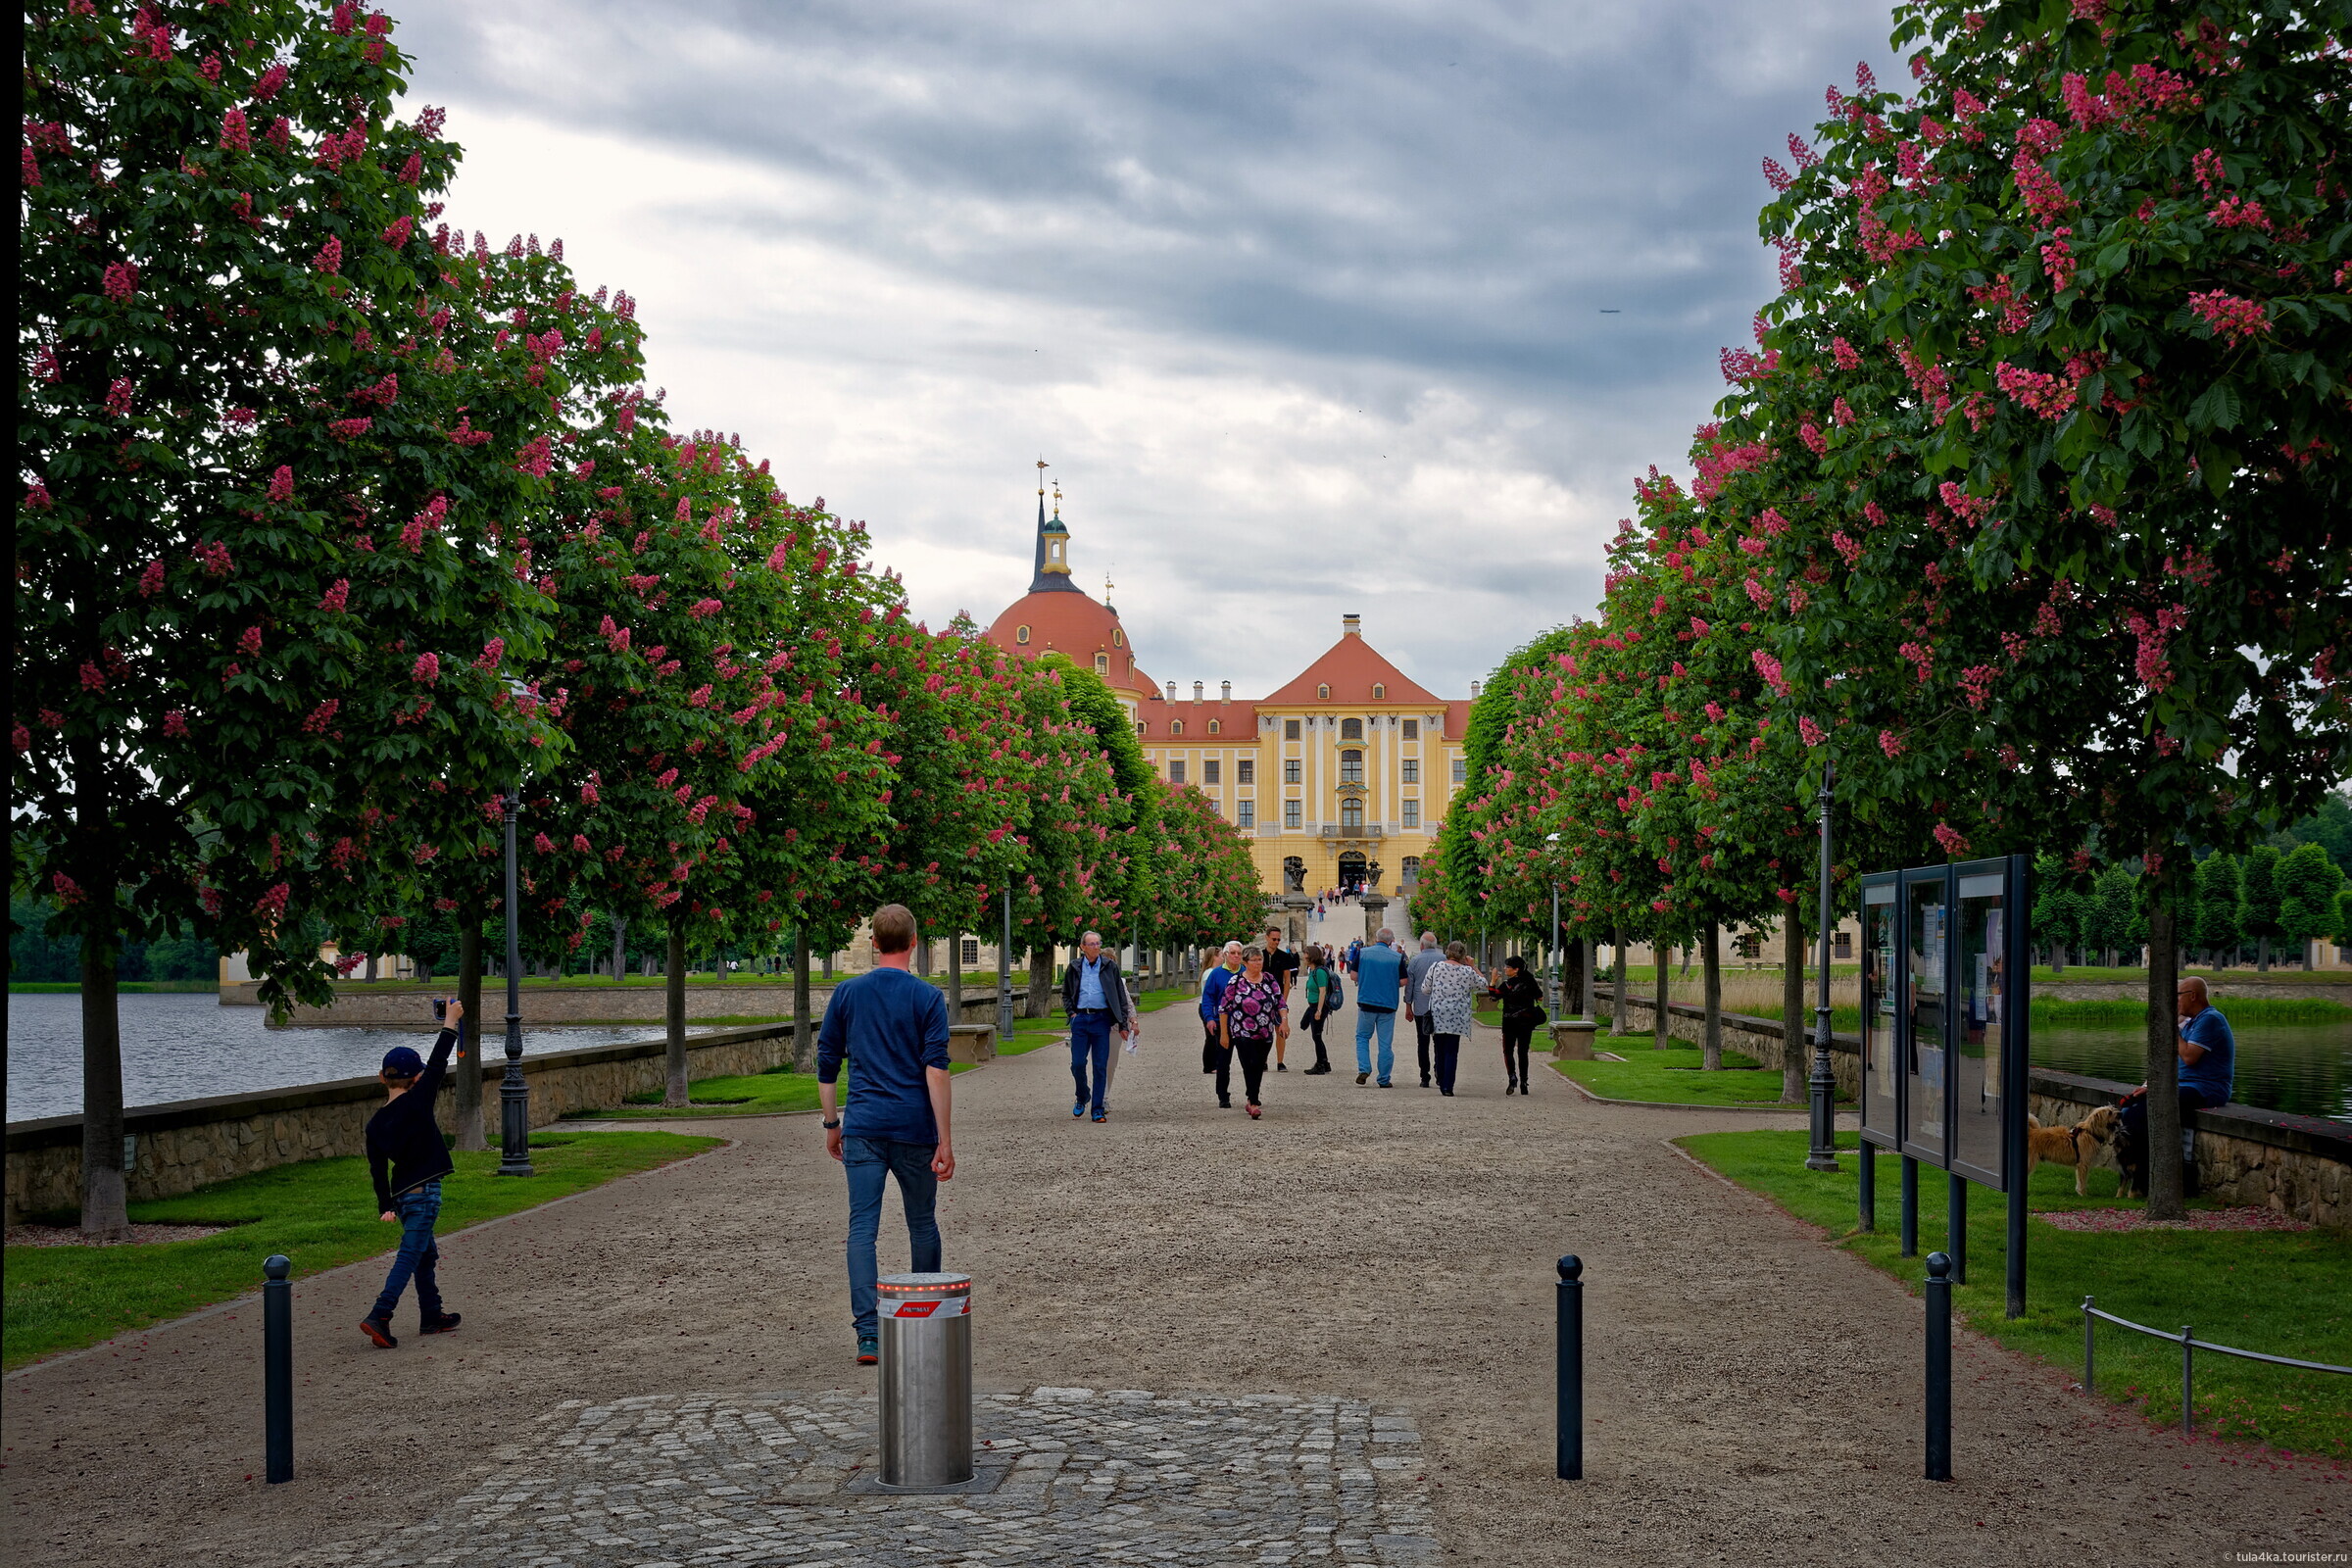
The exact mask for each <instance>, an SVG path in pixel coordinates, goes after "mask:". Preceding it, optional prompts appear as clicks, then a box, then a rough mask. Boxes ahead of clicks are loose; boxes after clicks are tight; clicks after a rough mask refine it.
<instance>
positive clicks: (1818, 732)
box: [1796, 714, 1828, 746]
mask: <svg viewBox="0 0 2352 1568" xmlns="http://www.w3.org/2000/svg"><path fill="white" fill-rule="evenodd" d="M1796 733H1797V734H1798V735H1799V736H1800V737H1802V738H1803V740H1804V743H1805V744H1806V745H1807V746H1819V745H1820V744H1821V743H1822V742H1823V740H1825V739H1827V738H1828V734H1827V731H1825V730H1823V729H1822V727H1821V726H1820V725H1819V724H1816V723H1814V722H1813V720H1812V719H1811V718H1808V717H1805V716H1803V715H1801V714H1800V715H1798V717H1797V720H1796Z"/></svg>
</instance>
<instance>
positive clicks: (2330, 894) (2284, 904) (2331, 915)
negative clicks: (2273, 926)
mask: <svg viewBox="0 0 2352 1568" xmlns="http://www.w3.org/2000/svg"><path fill="white" fill-rule="evenodd" d="M2343 892H2344V873H2343V872H2342V871H2341V870H2339V869H2338V868H2337V866H2336V863H2335V862H2334V861H2333V860H2331V859H2329V858H2328V857H2327V849H2326V848H2325V847H2324V846H2322V845H2319V844H2305V845H2302V846H2301V847H2299V848H2298V849H2297V850H2296V851H2295V852H2294V853H2293V854H2292V855H2289V856H2287V857H2286V858H2284V859H2282V860H2280V861H2279V862H2278V928H2279V930H2281V931H2283V932H2284V933H2285V934H2286V939H2287V940H2288V941H2289V942H2292V943H2294V944H2295V946H2296V947H2297V948H2299V949H2300V948H2303V947H2304V945H2305V944H2307V943H2310V942H2316V941H2318V940H2319V939H2320V938H2322V937H2327V936H2333V935H2334V934H2335V930H2336V923H2337V915H2336V901H2337V900H2338V899H2339V898H2340V897H2341V896H2342V895H2343Z"/></svg>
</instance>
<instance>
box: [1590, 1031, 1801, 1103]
mask: <svg viewBox="0 0 2352 1568" xmlns="http://www.w3.org/2000/svg"><path fill="white" fill-rule="evenodd" d="M1649 1041H1650V1037H1649V1036H1648V1035H1646V1034H1641V1035H1631V1036H1622V1035H1611V1034H1610V1033H1609V1032H1608V1031H1607V1030H1605V1029H1604V1030H1602V1031H1601V1032H1600V1034H1599V1035H1598V1036H1597V1037H1596V1041H1595V1044H1594V1047H1593V1049H1594V1050H1596V1051H1614V1052H1616V1053H1617V1054H1620V1055H1622V1056H1624V1057H1625V1058H1626V1059H1625V1060H1623V1061H1555V1062H1554V1063H1552V1065H1553V1066H1555V1067H1557V1068H1558V1069H1559V1070H1560V1071H1561V1072H1562V1073H1563V1074H1565V1075H1566V1076H1568V1077H1569V1078H1572V1079H1574V1080H1575V1081H1576V1082H1578V1083H1580V1084H1582V1085H1584V1086H1585V1087H1586V1088H1587V1089H1589V1090H1591V1091H1592V1092H1593V1093H1594V1094H1596V1095H1599V1096H1600V1097H1601V1098H1603V1099H1604V1100H1648V1101H1659V1102H1663V1103H1668V1104H1676V1105H1765V1104H1778V1103H1780V1100H1781V1074H1780V1069H1779V1068H1777V1067H1775V1068H1762V1067H1758V1066H1757V1065H1756V1060H1755V1058H1754V1057H1753V1056H1746V1055H1742V1054H1740V1053H1739V1052H1737V1051H1731V1050H1726V1051H1725V1052H1724V1054H1723V1070H1722V1071H1721V1072H1705V1071H1702V1070H1701V1069H1700V1067H1699V1064H1698V1063H1699V1050H1698V1048H1697V1047H1696V1046H1691V1045H1686V1044H1684V1043H1683V1042H1681V1041H1676V1042H1675V1044H1674V1046H1673V1047H1671V1048H1669V1049H1667V1050H1663V1051H1660V1050H1656V1049H1653V1048H1652V1047H1651V1046H1650V1044H1649Z"/></svg>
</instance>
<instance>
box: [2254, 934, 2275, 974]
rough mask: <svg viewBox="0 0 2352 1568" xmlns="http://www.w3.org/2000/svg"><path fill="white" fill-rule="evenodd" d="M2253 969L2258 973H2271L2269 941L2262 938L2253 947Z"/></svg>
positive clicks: (2266, 938)
mask: <svg viewBox="0 0 2352 1568" xmlns="http://www.w3.org/2000/svg"><path fill="white" fill-rule="evenodd" d="M2254 967H2255V970H2256V971H2257V972H2258V973H2262V974H2269V973H2270V972H2271V939H2270V938H2269V937H2264V938H2263V939H2262V940H2261V941H2259V942H2257V943H2256V944H2255V946H2254Z"/></svg>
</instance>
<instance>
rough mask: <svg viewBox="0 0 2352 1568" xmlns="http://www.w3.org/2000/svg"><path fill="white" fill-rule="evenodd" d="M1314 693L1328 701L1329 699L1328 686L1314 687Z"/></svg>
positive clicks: (1329, 690) (1329, 691)
mask: <svg viewBox="0 0 2352 1568" xmlns="http://www.w3.org/2000/svg"><path fill="white" fill-rule="evenodd" d="M1315 695H1316V696H1317V697H1319V698H1321V699H1322V700H1323V701H1325V702H1327V703H1328V702H1330V701H1331V688H1330V687H1329V686H1318V687H1316V688H1315Z"/></svg>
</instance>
